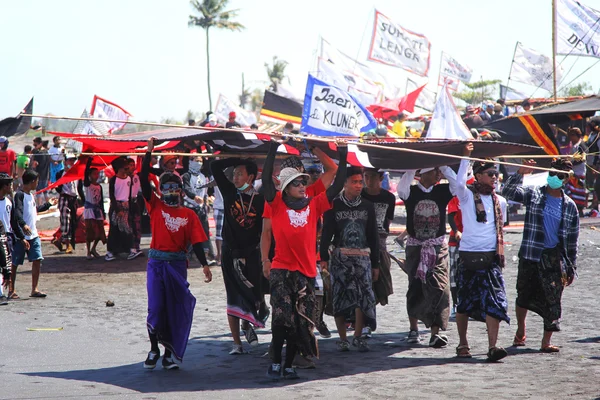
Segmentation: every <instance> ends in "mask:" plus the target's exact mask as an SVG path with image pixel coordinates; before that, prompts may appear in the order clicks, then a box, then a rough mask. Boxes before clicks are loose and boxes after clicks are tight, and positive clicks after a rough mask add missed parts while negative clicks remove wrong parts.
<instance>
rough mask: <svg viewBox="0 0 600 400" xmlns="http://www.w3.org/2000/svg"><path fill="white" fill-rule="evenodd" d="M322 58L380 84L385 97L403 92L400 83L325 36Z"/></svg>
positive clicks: (322, 45)
mask: <svg viewBox="0 0 600 400" xmlns="http://www.w3.org/2000/svg"><path fill="white" fill-rule="evenodd" d="M321 58H322V59H323V60H326V61H328V62H330V63H332V64H333V65H335V66H336V67H337V68H339V69H342V70H343V71H352V73H353V74H354V75H358V76H360V77H361V78H362V79H364V80H365V81H368V82H371V83H373V84H375V85H377V86H379V87H380V88H381V93H382V94H383V97H387V98H388V99H394V98H396V97H398V96H399V95H400V94H401V93H400V89H399V86H398V85H396V84H394V83H393V82H391V81H390V80H389V79H387V78H386V77H385V76H383V75H382V74H380V73H379V72H376V71H374V70H373V69H371V68H369V67H367V66H366V65H365V64H362V63H360V62H358V61H357V60H355V59H354V58H352V57H350V56H348V55H346V54H344V53H342V52H341V51H339V50H338V49H336V48H335V47H333V46H332V45H331V44H330V43H329V42H327V41H326V40H325V39H323V38H321ZM383 97H380V98H378V99H377V101H382V100H383Z"/></svg>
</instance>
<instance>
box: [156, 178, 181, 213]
mask: <svg viewBox="0 0 600 400" xmlns="http://www.w3.org/2000/svg"><path fill="white" fill-rule="evenodd" d="M160 191H161V193H162V201H163V203H165V204H166V205H167V206H169V207H179V206H180V205H181V185H179V184H177V183H173V182H168V183H165V184H162V185H160Z"/></svg>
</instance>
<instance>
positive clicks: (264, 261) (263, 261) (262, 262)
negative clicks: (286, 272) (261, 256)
mask: <svg viewBox="0 0 600 400" xmlns="http://www.w3.org/2000/svg"><path fill="white" fill-rule="evenodd" d="M267 262H268V263H270V262H271V260H262V261H261V264H264V263H267Z"/></svg>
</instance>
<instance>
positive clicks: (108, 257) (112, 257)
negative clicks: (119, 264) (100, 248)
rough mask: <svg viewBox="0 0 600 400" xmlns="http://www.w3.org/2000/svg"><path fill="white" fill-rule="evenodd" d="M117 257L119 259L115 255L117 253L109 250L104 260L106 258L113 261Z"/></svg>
mask: <svg viewBox="0 0 600 400" xmlns="http://www.w3.org/2000/svg"><path fill="white" fill-rule="evenodd" d="M116 259H117V257H115V255H114V254H113V253H111V252H110V251H107V252H106V256H104V260H106V261H113V260H116Z"/></svg>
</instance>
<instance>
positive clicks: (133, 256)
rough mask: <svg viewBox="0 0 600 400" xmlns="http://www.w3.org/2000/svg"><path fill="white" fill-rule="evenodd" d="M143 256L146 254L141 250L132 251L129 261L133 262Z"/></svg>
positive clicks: (128, 257)
mask: <svg viewBox="0 0 600 400" xmlns="http://www.w3.org/2000/svg"><path fill="white" fill-rule="evenodd" d="M142 254H144V252H143V251H141V250H136V249H131V251H130V252H129V255H128V256H127V259H128V260H133V259H134V258H138V257H139V256H141V255H142ZM107 256H108V254H107Z"/></svg>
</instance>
